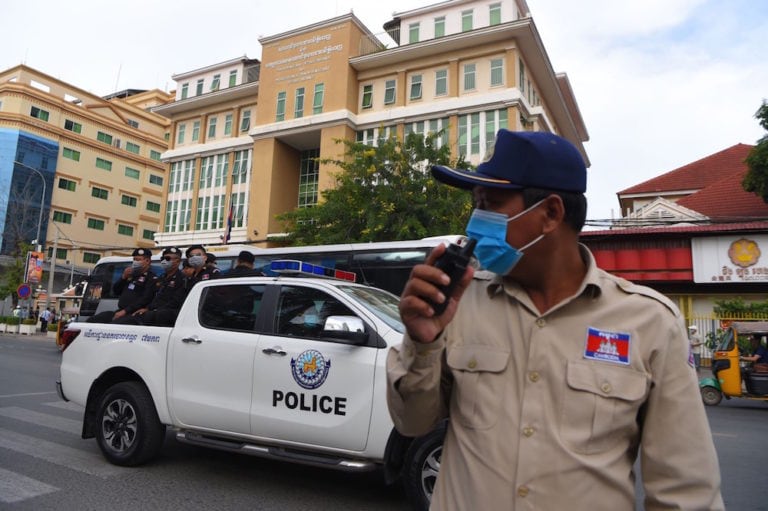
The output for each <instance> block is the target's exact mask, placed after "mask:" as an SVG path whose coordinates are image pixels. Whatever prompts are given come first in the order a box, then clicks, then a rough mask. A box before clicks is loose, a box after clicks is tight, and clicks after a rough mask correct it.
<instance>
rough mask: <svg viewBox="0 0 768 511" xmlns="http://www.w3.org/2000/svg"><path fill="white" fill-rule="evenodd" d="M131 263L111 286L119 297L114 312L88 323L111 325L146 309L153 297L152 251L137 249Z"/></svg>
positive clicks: (94, 316) (103, 314)
mask: <svg viewBox="0 0 768 511" xmlns="http://www.w3.org/2000/svg"><path fill="white" fill-rule="evenodd" d="M132 255H133V263H131V266H129V267H127V268H126V269H125V271H123V274H122V276H121V277H120V280H118V281H117V282H115V283H114V284H113V285H112V291H114V294H115V295H119V298H118V300H117V310H116V311H103V312H100V313H98V314H95V315H93V316H91V317H90V318H88V322H89V323H111V322H112V321H114V320H117V319H120V318H122V317H124V316H129V315H131V314H133V313H134V312H136V311H137V310H139V309H141V308H142V307H146V306H147V305H148V304H149V302H151V301H152V298H154V296H155V279H156V278H157V277H156V276H155V274H154V273H152V265H151V263H152V251H150V250H149V249H146V248H137V249H136V250H134V251H133V254H132Z"/></svg>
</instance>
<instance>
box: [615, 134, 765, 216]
mask: <svg viewBox="0 0 768 511" xmlns="http://www.w3.org/2000/svg"><path fill="white" fill-rule="evenodd" d="M752 147H753V146H751V145H747V144H736V145H734V146H731V147H729V148H728V149H724V150H722V151H720V152H718V153H715V154H711V155H709V156H707V157H704V158H702V159H700V160H697V161H695V162H693V163H689V164H687V165H684V166H682V167H680V168H677V169H675V170H671V171H669V172H667V173H666V174H662V175H660V176H656V177H654V178H653V179H649V180H648V181H644V182H642V183H640V184H637V185H634V186H631V187H629V188H627V189H625V190H622V191H620V192H618V195H619V197H621V196H622V195H628V194H636V193H640V194H643V193H648V194H651V193H654V192H660V193H662V192H673V191H677V190H681V191H682V190H701V189H703V188H706V187H707V186H710V185H712V184H714V183H716V182H717V181H719V180H721V179H722V177H723V176H724V175H730V174H733V172H734V171H736V170H744V169H746V168H747V166H746V164H745V163H744V160H745V159H746V157H747V155H748V154H749V151H750V150H751V149H752ZM742 193H746V192H744V191H743V190H742ZM686 207H687V206H686ZM691 209H694V208H691ZM700 213H704V212H703V211H700ZM704 214H706V213H704Z"/></svg>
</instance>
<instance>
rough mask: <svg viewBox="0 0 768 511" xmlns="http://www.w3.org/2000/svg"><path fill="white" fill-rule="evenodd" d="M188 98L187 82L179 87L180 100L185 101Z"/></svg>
mask: <svg viewBox="0 0 768 511" xmlns="http://www.w3.org/2000/svg"><path fill="white" fill-rule="evenodd" d="M187 96H189V82H187V83H183V84H182V85H181V99H187Z"/></svg>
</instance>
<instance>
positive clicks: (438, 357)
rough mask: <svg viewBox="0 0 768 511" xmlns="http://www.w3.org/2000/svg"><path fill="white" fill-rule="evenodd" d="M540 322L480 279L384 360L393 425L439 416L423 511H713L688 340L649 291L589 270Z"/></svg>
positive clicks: (714, 481)
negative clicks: (429, 328)
mask: <svg viewBox="0 0 768 511" xmlns="http://www.w3.org/2000/svg"><path fill="white" fill-rule="evenodd" d="M581 253H582V258H583V259H584V260H585V261H587V264H588V272H587V275H586V277H585V279H584V282H583V283H582V285H581V288H580V289H579V290H578V292H577V293H576V294H575V295H574V296H572V297H571V298H569V299H567V300H564V301H563V302H562V303H560V304H558V305H557V306H556V307H554V308H553V309H551V310H549V311H547V312H546V313H545V314H539V313H538V312H537V310H536V307H535V306H534V305H533V303H532V302H531V300H530V299H529V297H528V295H527V293H526V292H525V291H524V290H523V289H522V288H521V287H519V286H518V285H516V284H515V283H514V282H512V281H509V280H503V279H501V278H500V277H498V276H493V277H490V276H488V277H486V280H482V276H479V277H478V278H476V279H475V280H473V282H472V284H471V285H470V286H469V287H468V289H467V290H466V292H465V293H464V295H463V297H462V299H461V301H460V304H459V308H458V311H457V314H456V317H455V318H454V320H453V321H452V322H451V323H450V324H449V325H448V326H447V327H446V329H445V331H444V332H443V333H442V334H441V336H440V337H439V338H438V339H437V340H436V341H435V342H434V343H429V344H422V343H418V342H415V341H412V340H411V339H409V338H408V337H407V336H406V338H405V339H404V341H403V344H402V345H401V346H399V347H394V348H392V350H391V351H390V352H389V356H388V364H387V374H388V381H389V388H388V403H389V408H390V413H391V415H392V419H393V420H394V423H395V426H396V427H397V429H398V430H399V431H400V432H401V433H402V434H404V435H408V436H419V435H423V434H425V433H427V432H428V431H430V430H431V429H432V428H433V427H434V426H435V425H436V424H437V423H438V422H439V421H440V420H441V419H443V418H445V417H449V418H450V421H449V428H448V432H447V435H446V439H445V443H444V448H443V454H442V460H441V464H440V473H439V477H438V481H437V484H436V487H435V492H434V495H433V498H432V507H431V509H433V510H457V511H465V510H471V509H474V510H486V509H494V510H498V509H506V510H543V511H557V510H564V509H567V510H585V511H600V510H606V511H616V510H627V511H629V510H633V509H634V505H635V504H634V499H635V495H634V493H635V484H634V478H635V476H634V474H633V464H634V462H635V460H636V458H637V456H638V451H639V456H640V460H641V464H642V469H641V471H642V479H643V485H644V490H645V494H646V497H645V508H646V509H648V510H652V509H688V510H694V509H696V510H718V509H723V502H722V497H721V495H720V473H719V468H718V462H717V455H716V453H715V449H714V445H713V443H712V436H711V433H710V430H709V424H708V421H707V417H706V415H705V413H704V407H703V405H702V401H701V397H700V394H699V389H698V382H697V379H696V375H695V372H694V370H693V368H692V367H691V366H690V365H689V363H688V339H687V338H686V332H685V327H684V324H683V321H682V318H681V316H680V313H679V311H678V310H677V308H676V307H675V306H674V305H673V304H672V303H671V302H670V301H669V300H667V299H666V298H664V297H663V296H662V295H660V294H658V293H656V292H655V291H653V290H651V289H648V288H646V287H643V286H638V285H635V284H632V283H630V282H628V281H626V280H623V279H621V278H617V277H614V276H612V275H610V274H608V273H606V272H604V271H602V270H600V269H599V268H597V267H596V266H595V262H594V259H593V258H592V256H591V254H590V253H589V251H588V250H587V249H586V248H585V247H581Z"/></svg>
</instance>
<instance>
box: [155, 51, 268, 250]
mask: <svg viewBox="0 0 768 511" xmlns="http://www.w3.org/2000/svg"><path fill="white" fill-rule="evenodd" d="M173 79H174V80H175V81H176V84H177V89H176V100H175V101H174V102H172V103H168V104H166V105H162V106H158V107H155V108H154V109H153V111H154V112H156V113H158V114H161V115H164V116H166V117H168V118H169V119H170V120H171V121H172V137H171V140H170V143H171V149H170V150H169V151H167V152H166V153H165V154H164V155H163V159H164V160H165V161H167V162H168V163H169V166H170V174H169V180H168V186H167V189H166V197H165V201H164V208H163V212H164V215H163V229H162V232H159V233H158V234H157V235H156V236H155V240H156V241H157V243H158V244H159V245H162V246H166V245H188V244H191V243H203V244H212V243H222V241H223V240H222V239H221V236H222V235H223V232H224V230H225V226H226V223H227V219H228V216H229V212H230V210H231V212H232V227H231V238H232V240H233V241H234V240H239V241H243V240H245V239H246V238H247V233H246V222H245V219H246V218H247V217H248V207H249V204H248V202H247V197H249V195H250V193H249V191H250V190H249V187H250V184H251V160H252V151H253V139H252V138H251V137H250V135H249V134H248V132H249V130H250V129H251V127H252V122H253V119H254V118H255V116H256V98H257V96H258V87H259V81H258V80H259V61H258V60H255V59H249V58H247V57H242V58H237V59H232V60H228V61H226V62H222V63H219V64H215V65H211V66H207V67H204V68H202V69H196V70H194V71H190V72H187V73H182V74H178V75H174V76H173Z"/></svg>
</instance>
